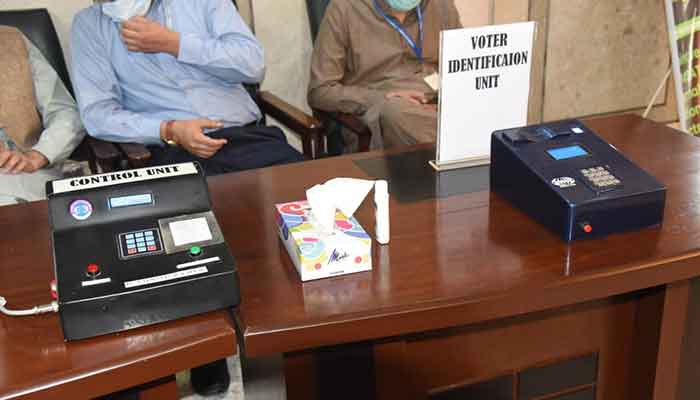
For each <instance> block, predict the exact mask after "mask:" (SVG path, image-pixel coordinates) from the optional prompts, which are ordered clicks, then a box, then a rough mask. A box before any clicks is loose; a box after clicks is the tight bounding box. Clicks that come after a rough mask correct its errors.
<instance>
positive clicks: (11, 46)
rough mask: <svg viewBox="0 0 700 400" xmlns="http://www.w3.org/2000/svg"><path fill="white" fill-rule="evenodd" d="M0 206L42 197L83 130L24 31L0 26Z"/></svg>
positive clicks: (51, 71)
mask: <svg viewBox="0 0 700 400" xmlns="http://www.w3.org/2000/svg"><path fill="white" fill-rule="evenodd" d="M0 54H2V57H1V58H0V81H1V82H2V85H3V86H2V89H1V90H0V205H8V204H14V203H16V202H18V201H22V200H26V201H34V200H39V199H42V198H44V197H45V195H46V191H45V185H46V181H49V180H53V179H59V178H61V177H62V176H61V166H62V163H63V161H65V160H66V159H67V158H68V156H69V155H70V154H71V153H72V152H73V150H75V148H76V147H77V146H78V144H80V142H81V140H82V139H83V136H84V135H85V133H84V131H83V128H82V125H81V123H80V117H79V115H78V109H77V107H76V105H75V101H74V100H73V98H72V97H71V95H70V93H69V92H68V90H67V89H66V87H65V86H64V85H63V82H62V81H61V79H60V78H59V77H58V74H57V73H56V71H54V69H53V68H52V67H51V64H49V62H48V61H46V58H44V55H43V54H41V51H39V49H37V48H36V47H35V46H34V45H33V44H32V43H31V42H30V41H29V40H27V38H25V37H24V35H23V34H22V33H21V32H20V31H19V30H17V29H16V28H12V27H9V26H0Z"/></svg>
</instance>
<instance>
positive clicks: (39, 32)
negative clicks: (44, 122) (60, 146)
mask: <svg viewBox="0 0 700 400" xmlns="http://www.w3.org/2000/svg"><path fill="white" fill-rule="evenodd" d="M0 25H6V26H13V27H15V28H17V29H19V30H20V31H22V33H24V35H25V36H26V37H27V38H28V39H29V40H30V41H31V42H32V43H33V44H34V45H35V46H36V47H37V48H38V49H39V50H40V51H41V52H42V53H43V55H44V57H46V59H47V60H48V62H49V63H50V64H51V66H52V67H53V68H54V70H56V73H58V76H59V77H60V78H61V80H62V81H63V83H64V84H65V85H66V88H67V89H68V90H69V91H70V93H71V94H73V86H72V85H71V81H70V76H69V75H68V69H67V68H66V62H65V60H64V58H63V51H62V49H61V45H60V43H59V41H58V36H57V35H56V28H55V27H54V24H53V21H52V20H51V16H50V15H49V12H48V11H47V10H46V9H44V8H39V9H29V10H12V11H0ZM119 156H120V154H119V151H118V150H117V148H116V147H115V146H113V145H111V144H110V143H108V142H103V141H101V140H97V139H94V138H92V137H89V136H86V138H85V140H83V142H82V143H81V144H80V146H78V148H77V149H76V150H75V151H74V152H73V154H72V155H71V157H70V158H71V159H73V160H76V161H88V164H89V165H90V170H91V171H92V172H93V173H96V172H98V171H99V170H105V171H108V170H110V167H111V166H112V165H115V163H116V161H117V160H118V158H119Z"/></svg>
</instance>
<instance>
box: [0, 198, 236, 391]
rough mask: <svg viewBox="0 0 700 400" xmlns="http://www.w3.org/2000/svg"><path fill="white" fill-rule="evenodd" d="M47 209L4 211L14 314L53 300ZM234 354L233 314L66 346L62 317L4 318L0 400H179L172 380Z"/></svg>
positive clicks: (0, 240)
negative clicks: (116, 398)
mask: <svg viewBox="0 0 700 400" xmlns="http://www.w3.org/2000/svg"><path fill="white" fill-rule="evenodd" d="M47 221H48V208H47V203H46V202H38V203H32V204H29V205H20V206H10V207H2V208H0V260H2V261H0V294H2V295H3V296H5V297H6V298H7V300H8V301H9V302H10V304H9V306H10V307H11V308H25V307H30V306H34V305H37V304H45V303H48V302H50V301H51V296H50V291H49V282H50V281H51V280H52V279H53V267H52V265H53V264H52V261H51V248H50V245H49V230H48V229H49V228H48V223H47ZM235 352H236V336H235V333H234V329H233V324H232V321H231V319H230V316H229V313H228V312H223V311H221V312H215V313H209V314H206V315H202V316H197V317H192V318H187V319H184V320H180V321H176V322H171V323H164V324H160V325H155V326H151V327H147V328H142V329H137V330H134V331H130V332H127V333H123V334H117V335H109V336H104V337H99V338H95V339H88V340H82V341H77V342H71V343H65V342H64V341H63V335H62V333H61V327H60V324H59V320H58V315H56V314H51V315H43V316H36V317H23V318H9V317H6V316H3V315H0V399H15V398H22V399H51V400H57V399H71V400H72V399H88V398H94V397H97V396H102V395H106V394H109V393H113V392H116V391H120V390H122V389H127V388H131V387H134V386H140V388H139V391H140V398H141V399H154V400H155V399H158V400H160V399H176V398H178V391H177V386H176V384H175V380H174V374H175V373H176V372H178V371H183V370H186V369H189V368H191V367H195V366H198V365H201V364H205V363H208V362H211V361H214V360H218V359H221V358H224V357H227V356H230V355H232V354H235Z"/></svg>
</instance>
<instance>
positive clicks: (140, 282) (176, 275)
mask: <svg viewBox="0 0 700 400" xmlns="http://www.w3.org/2000/svg"><path fill="white" fill-rule="evenodd" d="M207 272H209V269H208V268H207V267H199V268H194V269H187V270H184V271H178V272H173V273H171V274H166V275H159V276H153V277H150V278H145V279H137V280H135V281H128V282H124V287H125V288H127V289H131V288H135V287H139V286H146V285H152V284H154V283H162V282H167V281H173V280H175V279H180V278H188V277H190V276H194V275H201V274H206V273H207Z"/></svg>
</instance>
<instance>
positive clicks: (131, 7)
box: [102, 0, 152, 22]
mask: <svg viewBox="0 0 700 400" xmlns="http://www.w3.org/2000/svg"><path fill="white" fill-rule="evenodd" d="M151 1H152V0H115V1H113V2H110V3H104V4H102V13H103V14H105V15H106V16H108V17H110V18H112V19H113V20H114V21H117V22H124V21H127V20H129V19H130V18H133V17H143V16H144V15H146V13H147V12H148V9H149V8H151Z"/></svg>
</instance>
